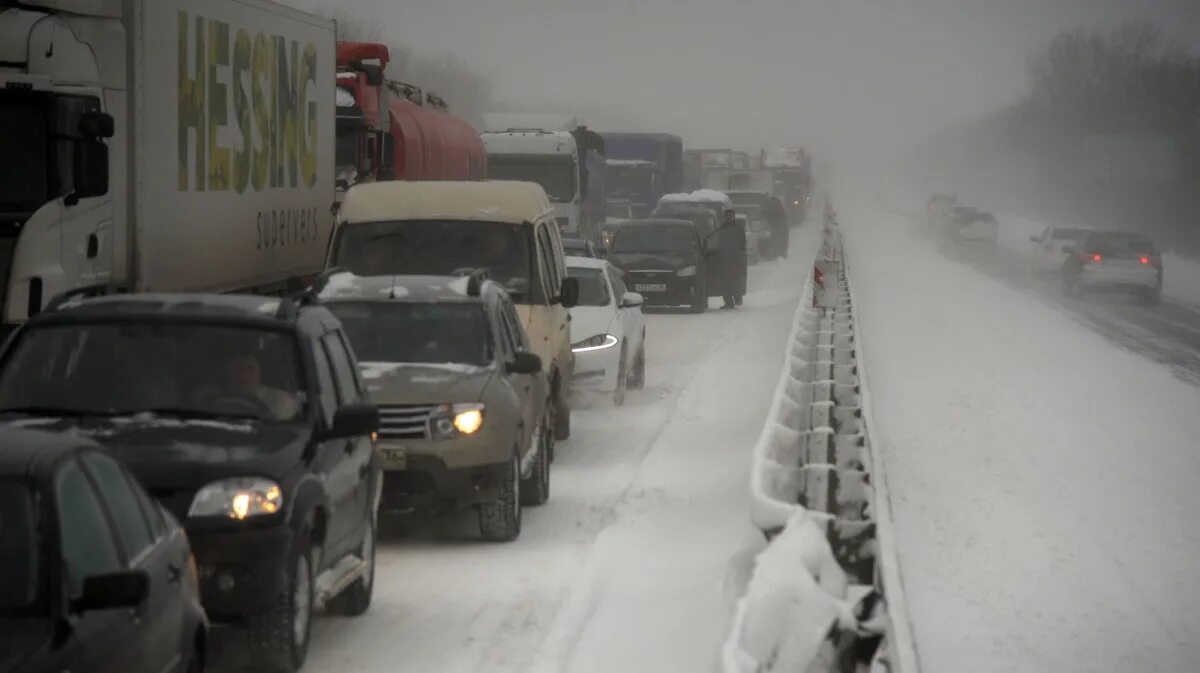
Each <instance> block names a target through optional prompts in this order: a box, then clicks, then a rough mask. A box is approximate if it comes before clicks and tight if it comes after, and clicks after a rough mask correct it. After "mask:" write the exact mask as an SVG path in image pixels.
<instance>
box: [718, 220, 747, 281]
mask: <svg viewBox="0 0 1200 673" xmlns="http://www.w3.org/2000/svg"><path fill="white" fill-rule="evenodd" d="M714 236H715V237H716V239H717V259H716V262H717V269H718V273H719V274H720V276H721V283H720V286H721V289H722V294H724V295H725V296H727V297H740V296H743V295H745V294H746V268H747V264H746V232H745V230H743V229H742V228H741V227H740V226H738V225H737V224H736V223H734V222H726V223H724V224H722V225H721V226H720V228H718V229H717V230H716V232H714Z"/></svg>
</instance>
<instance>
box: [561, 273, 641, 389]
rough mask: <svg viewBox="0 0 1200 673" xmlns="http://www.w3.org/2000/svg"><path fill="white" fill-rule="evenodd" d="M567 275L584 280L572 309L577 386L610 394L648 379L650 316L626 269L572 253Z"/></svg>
mask: <svg viewBox="0 0 1200 673" xmlns="http://www.w3.org/2000/svg"><path fill="white" fill-rule="evenodd" d="M567 275H568V276H570V277H571V278H578V279H579V302H578V303H577V304H576V305H575V306H574V307H573V308H572V309H571V350H573V351H574V352H575V375H574V378H573V383H572V385H573V386H574V387H575V388H576V389H581V390H598V391H600V392H604V393H611V394H612V396H613V403H614V404H616V405H618V406H619V405H621V404H624V403H625V391H626V390H628V389H635V390H636V389H638V388H641V387H642V386H644V385H645V384H646V320H645V317H644V316H643V315H642V302H643V299H642V295H640V294H638V293H636V292H629V291H627V290H626V288H625V282H624V281H623V280H622V279H621V272H620V271H619V270H618V269H617V268H616V267H615V266H613V265H612V264H609V263H608V262H607V261H605V260H603V259H591V258H587V257H567Z"/></svg>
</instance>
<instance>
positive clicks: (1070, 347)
mask: <svg viewBox="0 0 1200 673" xmlns="http://www.w3.org/2000/svg"><path fill="white" fill-rule="evenodd" d="M898 219H899V218H898V217H897V216H894V215H888V214H886V213H881V212H878V211H877V210H875V209H874V208H868V207H859V208H848V209H846V211H845V215H844V218H843V222H844V228H845V235H846V239H847V249H848V250H849V252H850V254H851V260H850V262H851V263H852V265H853V270H854V274H853V282H854V292H855V294H854V298H855V310H856V311H857V312H858V313H859V314H860V320H858V321H857V322H858V323H859V328H860V329H861V330H862V333H863V335H865V337H866V339H868V341H866V342H859V344H858V345H859V348H860V349H861V350H862V351H863V354H864V359H865V364H866V366H867V368H868V369H869V372H870V382H869V388H868V387H866V383H867V382H866V381H865V380H864V391H863V392H864V396H865V397H866V399H865V400H864V404H865V405H866V404H868V403H870V404H873V406H874V409H873V411H872V410H870V409H869V407H868V410H867V411H866V415H867V418H868V423H869V424H870V427H871V431H872V433H873V437H874V441H875V447H874V452H873V454H872V457H873V460H875V461H876V462H875V464H874V468H873V470H872V476H873V483H874V486H875V491H876V496H877V498H876V500H875V502H874V503H873V505H874V507H875V514H876V517H877V520H879V521H880V522H881V525H880V527H879V543H880V546H881V549H882V548H886V546H887V545H888V544H889V543H888V541H887V539H886V537H887V536H889V535H892V534H893V532H894V535H892V537H893V542H892V544H894V545H895V550H896V556H897V561H898V567H899V568H900V570H901V571H902V572H901V575H902V580H903V582H902V585H901V586H902V587H903V590H904V591H905V595H906V598H907V613H908V614H909V615H910V617H911V620H912V624H911V625H912V632H913V634H914V640H915V643H916V647H917V650H918V651H919V652H920V660H921V661H920V663H921V670H922V671H923V673H942V672H944V671H963V670H969V671H972V673H990V672H991V671H997V672H999V671H1051V670H1056V671H1089V672H1094V673H1108V672H1112V673H1118V672H1125V671H1135V670H1155V671H1167V670H1171V671H1196V670H1200V650H1197V648H1196V643H1198V642H1200V613H1198V612H1197V611H1196V609H1195V608H1196V606H1197V605H1200V577H1198V576H1197V574H1196V573H1195V559H1196V558H1198V557H1200V536H1197V535H1195V534H1193V532H1192V531H1195V529H1196V526H1195V516H1196V512H1197V511H1200V490H1198V489H1197V488H1196V483H1197V482H1198V481H1200V458H1198V457H1197V453H1196V450H1195V449H1196V438H1197V437H1200V417H1198V416H1197V414H1196V409H1200V391H1198V390H1197V389H1196V388H1195V387H1193V386H1190V385H1188V384H1186V383H1184V382H1182V381H1180V380H1178V379H1176V378H1175V377H1174V376H1173V375H1172V374H1171V372H1170V371H1169V370H1168V369H1167V368H1165V367H1162V366H1160V365H1158V364H1155V363H1152V362H1149V361H1147V360H1145V359H1144V358H1142V357H1140V356H1138V355H1136V354H1133V353H1130V352H1127V351H1124V350H1122V349H1121V348H1119V347H1116V346H1114V345H1113V344H1111V343H1110V342H1109V341H1108V340H1107V339H1106V338H1105V337H1103V336H1101V335H1098V334H1095V333H1093V332H1092V331H1091V330H1090V329H1089V328H1088V327H1087V326H1085V325H1081V324H1078V323H1076V322H1075V321H1074V320H1073V319H1072V318H1071V316H1069V315H1064V314H1063V312H1061V311H1059V310H1057V309H1056V308H1055V307H1053V306H1049V305H1046V304H1044V303H1042V302H1040V301H1038V300H1037V299H1036V298H1034V297H1031V296H1029V295H1028V294H1027V293H1024V292H1022V291H1020V290H1019V289H1015V288H1011V287H1009V286H1007V285H1006V284H1005V283H1004V282H1002V281H999V280H996V279H994V278H992V277H990V276H987V275H985V274H981V273H979V272H977V271H975V270H974V269H972V268H970V267H967V266H964V265H962V264H957V263H954V262H952V261H949V260H946V259H944V258H942V257H941V255H939V253H938V252H937V250H936V248H935V246H932V245H930V243H929V241H928V240H925V239H923V238H920V237H914V236H912V235H910V234H909V233H908V230H907V228H905V227H897V221H898ZM1168 273H1169V270H1168ZM914 297H917V298H919V300H914ZM884 484H886V485H884ZM885 491H886V493H887V497H884V495H883V493H884V492H885ZM885 505H886V506H890V508H891V514H890V517H891V518H892V519H893V520H894V524H892V525H891V526H885V525H882V522H883V520H884V519H885V518H886V517H885V515H884V513H883V511H882V508H883V506H885ZM887 558H888V556H887V555H886V554H882V553H881V556H880V560H881V570H883V571H885V572H886V570H887V563H885V561H886V559H887ZM899 579H900V578H897V582H896V583H893V584H891V585H888V586H887V587H886V588H887V590H888V599H889V603H891V602H892V601H893V600H894V594H893V591H894V590H895V589H896V586H897V585H900V584H899ZM884 581H885V584H886V583H887V579H886V578H885V580H884ZM892 626H893V628H895V627H896V626H897V625H896V623H895V622H893V624H892Z"/></svg>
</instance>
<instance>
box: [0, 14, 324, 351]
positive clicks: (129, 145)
mask: <svg viewBox="0 0 1200 673" xmlns="http://www.w3.org/2000/svg"><path fill="white" fill-rule="evenodd" d="M335 40H336V38H335V31H334V24H333V22H331V21H326V20H324V19H320V18H317V17H315V16H311V15H309V14H305V13H303V12H299V11H296V10H293V9H290V8H288V7H285V6H283V5H280V4H276V3H274V2H270V1H268V0H21V1H18V0H0V148H3V151H2V154H3V156H2V157H0V278H3V282H4V288H3V290H4V292H3V295H2V296H0V301H2V302H3V305H2V308H3V322H4V324H5V325H6V326H7V327H11V326H12V325H14V324H16V323H20V322H22V321H24V320H25V319H26V318H27V317H29V316H30V315H33V314H35V313H37V312H38V311H39V310H41V308H42V307H43V306H44V305H45V303H46V302H47V301H49V299H50V298H51V297H53V296H54V295H56V294H58V293H61V292H64V291H70V290H79V291H81V292H83V291H86V292H93V291H94V292H95V293H102V292H110V291H116V292H144V291H156V292H180V291H205V292H231V291H254V292H276V291H281V290H283V289H284V288H285V287H286V286H287V284H288V279H289V278H292V277H294V276H305V275H309V274H315V273H317V272H319V271H320V270H321V268H322V265H323V263H324V259H325V252H326V248H327V246H328V242H329V237H330V233H331V232H332V224H333V216H332V213H331V205H332V204H333V201H334V179H333V167H334V164H335V161H334V135H335V133H334V117H335V104H334V95H335V87H334V69H335V48H336V47H335Z"/></svg>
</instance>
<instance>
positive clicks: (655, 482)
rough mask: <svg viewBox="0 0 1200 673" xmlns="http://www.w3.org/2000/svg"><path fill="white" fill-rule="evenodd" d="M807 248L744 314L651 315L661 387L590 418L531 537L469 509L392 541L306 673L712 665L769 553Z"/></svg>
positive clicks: (759, 288)
mask: <svg viewBox="0 0 1200 673" xmlns="http://www.w3.org/2000/svg"><path fill="white" fill-rule="evenodd" d="M792 240H793V246H792V253H791V256H790V258H789V259H788V260H786V261H779V262H771V263H764V264H760V265H758V266H756V267H753V268H752V269H751V281H750V293H749V294H748V295H747V297H746V306H745V307H744V308H743V309H742V310H741V311H740V312H737V313H725V312H718V311H716V310H713V311H710V312H709V313H708V314H706V315H703V316H693V315H688V314H686V313H682V312H680V313H656V314H652V315H648V316H647V323H648V330H647V332H648V333H647V348H648V350H647V373H648V377H649V380H648V382H647V387H646V389H645V390H642V391H631V392H630V394H629V398H628V400H627V402H626V405H625V407H623V408H621V409H616V410H614V409H613V408H612V407H611V405H609V404H607V402H595V403H593V404H592V408H589V409H584V410H581V411H578V412H577V415H576V416H575V417H574V419H573V421H574V427H573V437H572V439H571V440H570V441H568V442H565V443H562V444H560V445H559V450H558V455H557V458H556V460H555V463H554V465H553V472H552V475H553V477H552V484H551V489H552V494H551V498H550V502H549V503H548V504H546V505H545V506H543V507H539V508H535V509H527V510H526V512H525V516H526V518H525V522H524V530H523V532H522V534H521V537H520V539H519V540H517V541H516V542H514V543H511V544H486V543H483V542H479V541H478V535H477V533H476V527H475V520H474V517H472V516H469V515H464V516H457V517H453V518H451V519H449V520H442V521H438V522H433V523H421V524H420V525H417V526H415V527H409V528H408V529H407V530H406V531H405V532H404V534H402V535H395V534H394V535H392V537H390V538H385V539H383V540H381V546H380V549H379V554H378V570H377V582H378V584H377V585H376V590H375V599H374V603H373V604H372V606H371V610H370V612H368V613H367V614H366V615H365V616H364V617H362V618H358V619H343V618H333V617H323V618H321V619H319V620H318V621H317V622H316V623H315V624H314V631H313V640H312V649H311V651H310V654H309V660H308V663H307V665H306V666H305V670H306V671H311V672H314V673H324V672H333V671H337V672H339V673H342V672H344V673H356V672H379V673H392V672H393V671H397V670H408V671H429V672H431V673H459V672H471V671H488V672H489V673H490V672H503V671H537V672H542V671H544V672H550V671H553V672H555V673H590V672H593V671H594V672H597V673H599V672H604V673H611V672H612V671H649V670H653V671H656V672H657V673H670V672H672V671H678V672H679V673H698V672H700V671H707V670H711V669H712V666H713V664H714V663H715V662H716V657H717V653H718V650H719V647H720V643H721V642H722V640H723V638H724V636H725V633H724V630H725V628H726V625H727V620H728V617H729V613H730V609H731V606H732V602H733V600H734V598H735V597H734V596H730V595H728V590H727V587H726V586H725V585H726V583H727V582H729V581H730V580H729V578H731V577H732V578H735V579H734V580H733V583H734V584H736V582H737V580H736V578H737V576H738V574H739V572H741V571H743V570H744V568H743V566H744V565H748V564H749V558H750V554H749V552H748V551H747V550H753V549H757V548H759V547H761V546H762V542H761V536H760V535H759V534H758V533H757V531H756V530H755V529H754V528H753V527H752V526H751V524H750V522H749V519H748V516H747V502H748V501H747V491H748V483H749V476H748V475H749V472H748V470H749V462H750V452H751V449H752V447H753V444H754V440H755V438H756V437H757V436H758V433H759V431H760V430H761V428H762V423H763V420H764V418H765V415H766V412H767V408H768V406H769V404H770V401H771V400H770V398H771V395H772V394H773V392H774V389H775V384H776V382H777V379H778V376H779V367H780V366H781V360H782V353H783V346H784V342H785V340H786V338H787V336H788V331H789V328H790V327H791V321H792V318H793V316H794V312H795V308H796V302H797V301H798V300H799V296H800V291H801V289H802V286H803V281H804V277H805V275H806V274H807V273H809V272H810V269H811V266H806V265H808V264H810V263H811V259H812V255H813V251H814V250H815V248H814V246H815V241H816V231H815V227H812V226H809V227H806V228H804V229H801V230H797V231H795V232H794V233H793V237H792ZM716 303H717V301H716V300H714V301H713V305H714V307H715V305H716ZM650 662H653V664H651V663H650Z"/></svg>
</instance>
